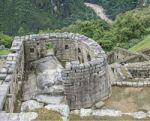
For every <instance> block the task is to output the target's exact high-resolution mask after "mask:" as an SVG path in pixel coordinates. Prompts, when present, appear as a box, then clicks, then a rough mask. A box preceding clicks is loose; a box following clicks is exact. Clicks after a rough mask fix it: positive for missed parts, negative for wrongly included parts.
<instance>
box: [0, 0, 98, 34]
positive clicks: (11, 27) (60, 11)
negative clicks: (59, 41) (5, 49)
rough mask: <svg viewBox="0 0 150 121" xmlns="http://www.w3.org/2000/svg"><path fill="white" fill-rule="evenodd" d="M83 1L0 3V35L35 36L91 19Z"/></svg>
mask: <svg viewBox="0 0 150 121" xmlns="http://www.w3.org/2000/svg"><path fill="white" fill-rule="evenodd" d="M83 2H84V1H83V0H1V1H0V31H3V32H4V33H5V34H9V35H17V34H18V31H19V30H20V29H21V30H22V32H24V33H31V32H34V33H35V32H38V31H39V30H41V29H45V28H51V29H56V28H61V27H63V26H66V25H69V24H71V23H72V22H73V21H75V20H77V19H81V20H85V19H86V20H87V19H94V18H96V15H95V14H94V12H93V11H92V10H89V8H86V7H85V6H84V4H83Z"/></svg>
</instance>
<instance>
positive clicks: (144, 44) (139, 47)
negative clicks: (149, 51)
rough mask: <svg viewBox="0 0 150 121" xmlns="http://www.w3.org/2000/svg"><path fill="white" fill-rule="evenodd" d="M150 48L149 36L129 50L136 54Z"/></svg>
mask: <svg viewBox="0 0 150 121" xmlns="http://www.w3.org/2000/svg"><path fill="white" fill-rule="evenodd" d="M146 48H150V35H148V36H146V37H145V38H144V40H142V41H141V42H139V43H138V44H136V45H135V46H133V47H132V48H130V49H129V51H131V52H138V51H141V50H143V49H146Z"/></svg>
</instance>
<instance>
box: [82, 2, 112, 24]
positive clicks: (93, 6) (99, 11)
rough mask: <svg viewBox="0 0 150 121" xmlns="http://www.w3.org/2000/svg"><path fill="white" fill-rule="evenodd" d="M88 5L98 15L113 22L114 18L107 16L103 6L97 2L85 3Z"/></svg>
mask: <svg viewBox="0 0 150 121" xmlns="http://www.w3.org/2000/svg"><path fill="white" fill-rule="evenodd" d="M84 4H85V5H86V6H87V7H90V8H91V9H93V10H94V11H95V13H96V14H97V16H99V17H100V18H101V19H103V20H105V21H107V22H108V23H112V20H111V19H109V18H108V17H107V15H106V14H105V11H104V9H103V7H102V6H99V5H97V4H92V3H84Z"/></svg>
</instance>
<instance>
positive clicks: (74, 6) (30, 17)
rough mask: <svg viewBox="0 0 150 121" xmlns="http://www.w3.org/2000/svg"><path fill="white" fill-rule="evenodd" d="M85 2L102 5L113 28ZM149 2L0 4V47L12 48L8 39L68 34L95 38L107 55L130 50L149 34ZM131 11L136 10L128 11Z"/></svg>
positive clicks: (29, 0) (31, 0) (11, 0)
mask: <svg viewBox="0 0 150 121" xmlns="http://www.w3.org/2000/svg"><path fill="white" fill-rule="evenodd" d="M145 1H146V2H145ZM84 2H92V3H97V4H100V5H102V6H103V7H104V8H105V10H106V12H107V13H108V15H110V16H109V17H111V18H115V19H114V22H113V24H112V25H109V24H108V23H107V22H105V21H102V20H100V19H97V17H96V15H95V14H94V12H93V10H91V9H89V8H87V7H85V6H84ZM149 2H150V0H57V1H56V0H1V1H0V45H4V46H5V47H6V48H9V47H10V45H11V37H9V36H15V35H24V34H31V33H39V32H51V31H68V32H75V33H80V34H84V35H86V36H88V37H90V38H93V39H94V40H96V41H97V42H98V43H99V44H100V45H101V46H102V47H103V48H104V49H105V50H107V51H110V50H111V49H112V48H113V47H116V46H119V47H124V48H131V47H132V46H134V45H135V44H137V43H138V42H140V41H141V40H143V38H144V37H145V36H148V35H149V34H150V7H148V5H149ZM130 9H134V10H131V11H127V10H130ZM125 11H127V12H125ZM116 15H118V16H116ZM91 19H92V20H91ZM5 34H6V35H5ZM7 35H9V36H7Z"/></svg>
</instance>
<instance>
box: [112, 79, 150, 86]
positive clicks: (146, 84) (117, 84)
mask: <svg viewBox="0 0 150 121" xmlns="http://www.w3.org/2000/svg"><path fill="white" fill-rule="evenodd" d="M112 85H113V86H121V87H123V86H125V87H150V80H148V81H139V82H130V81H122V82H120V81H118V82H113V83H112Z"/></svg>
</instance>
